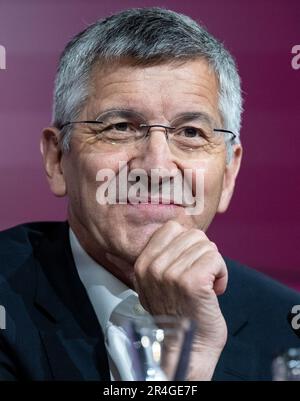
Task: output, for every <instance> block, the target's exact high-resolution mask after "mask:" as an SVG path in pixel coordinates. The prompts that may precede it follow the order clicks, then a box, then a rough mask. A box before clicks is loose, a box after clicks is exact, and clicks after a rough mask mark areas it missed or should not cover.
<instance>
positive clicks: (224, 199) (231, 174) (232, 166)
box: [217, 144, 243, 213]
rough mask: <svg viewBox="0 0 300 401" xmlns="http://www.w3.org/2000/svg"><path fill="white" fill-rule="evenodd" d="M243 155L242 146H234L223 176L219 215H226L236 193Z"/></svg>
mask: <svg viewBox="0 0 300 401" xmlns="http://www.w3.org/2000/svg"><path fill="white" fill-rule="evenodd" d="M242 153H243V148H242V146H241V145H240V144H237V145H233V154H232V158H231V161H230V163H228V164H226V167H225V172H224V176H223V187H222V193H221V198H220V202H219V206H218V209H217V212H218V213H224V212H225V211H226V210H227V208H228V206H229V203H230V200H231V197H232V195H233V191H234V186H235V180H236V177H237V175H238V172H239V169H240V165H241V160H242Z"/></svg>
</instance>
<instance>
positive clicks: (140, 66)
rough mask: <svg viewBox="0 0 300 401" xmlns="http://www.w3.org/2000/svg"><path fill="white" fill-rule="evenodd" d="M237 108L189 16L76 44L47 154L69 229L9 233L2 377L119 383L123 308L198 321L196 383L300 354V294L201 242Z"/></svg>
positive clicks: (100, 33)
mask: <svg viewBox="0 0 300 401" xmlns="http://www.w3.org/2000/svg"><path fill="white" fill-rule="evenodd" d="M241 111H242V100H241V90H240V80H239V76H238V73H237V70H236V67H235V63H234V61H233V59H232V57H231V56H230V54H229V53H228V52H227V51H226V50H225V49H224V47H223V46H222V44H221V43H220V42H218V41H217V40H216V39H214V38H213V37H212V36H211V35H210V34H208V33H207V32H206V31H205V30H204V29H203V28H202V27H200V26H199V25H197V24H196V23H195V22H194V21H193V20H191V19H190V18H188V17H186V16H183V15H180V14H177V13H174V12H171V11H168V10H164V9H159V8H149V9H147V8H145V9H131V10H127V11H124V12H121V13H119V14H116V15H113V16H111V17H109V18H106V19H104V20H101V21H98V22H96V23H95V24H93V25H91V26H89V27H88V28H87V29H86V30H85V31H84V32H82V33H80V34H78V35H77V36H76V37H75V38H74V39H73V40H72V41H71V42H70V43H69V44H68V45H67V47H66V48H65V50H64V52H63V54H62V56H61V59H60V64H59V68H58V72H57V78H56V84H55V94H54V112H53V122H52V125H51V126H50V127H48V128H45V129H44V131H43V136H42V140H41V151H42V155H43V160H44V167H45V171H46V175H47V179H48V182H49V185H50V188H51V191H52V192H53V193H54V194H55V195H56V196H67V197H68V200H69V203H68V221H67V222H65V223H55V222H53V223H30V224H25V225H22V226H18V227H15V228H12V229H10V230H7V231H4V232H2V233H1V237H0V252H1V253H0V255H1V259H0V260H1V287H0V304H1V305H3V306H4V307H5V310H6V329H5V330H1V332H0V336H1V337H0V377H1V378H2V379H6V380H24V379H27V380H109V379H110V378H114V379H118V369H119V367H118V366H115V365H118V362H117V361H116V360H114V361H113V360H112V359H113V358H110V359H108V355H107V351H106V348H105V346H104V335H106V333H107V325H108V323H111V322H112V321H113V319H112V316H113V314H114V312H115V310H116V309H117V308H118V307H119V306H120V305H126V302H127V300H128V299H134V300H135V301H134V302H135V303H136V304H137V305H139V304H138V301H139V302H140V303H141V305H142V306H143V307H144V309H145V310H146V311H147V312H148V313H150V314H151V315H171V316H177V317H188V318H191V319H193V320H194V321H195V322H196V324H197V329H196V332H195V335H194V339H193V344H192V348H191V355H190V363H189V366H188V371H187V379H188V380H211V379H216V380H234V379H236V380H237V379H243V380H251V379H260V380H263V379H270V378H271V360H272V358H273V357H274V354H275V353H276V352H278V351H281V350H285V349H287V348H289V347H296V346H298V344H299V341H298V338H297V336H296V335H295V334H294V333H293V331H292V328H291V326H290V323H289V321H288V314H289V313H290V311H291V309H292V307H293V305H295V304H299V303H300V296H299V295H298V294H297V293H294V292H292V291H291V290H289V289H287V288H285V287H283V286H281V285H280V284H277V283H275V282H273V281H272V280H270V279H268V278H266V277H264V276H263V275H261V274H259V273H257V272H255V271H253V270H250V269H248V268H246V267H244V266H241V265H239V264H237V263H236V262H234V261H230V260H227V259H225V258H223V257H222V256H221V255H220V253H219V252H218V249H217V246H216V244H214V243H213V242H212V241H210V239H209V238H208V237H207V236H206V234H205V232H206V230H207V228H208V227H209V225H210V223H211V221H212V220H213V218H214V216H215V214H216V213H223V212H225V211H226V209H227V207H228V205H229V203H230V200H231V197H232V194H233V191H234V186H235V180H236V177H237V175H238V171H239V167H240V163H241V157H242V146H241V142H240V139H239V130H240V117H241ZM124 171H125V173H124ZM136 171H138V172H140V177H139V179H140V181H138V180H136V182H135V184H133V180H132V177H131V179H130V174H131V173H132V172H136ZM103 172H105V174H103ZM107 172H111V173H112V174H111V175H110V174H107V175H106V173H107ZM186 172H191V174H190V175H189V176H188V177H189V178H188V179H186V180H185V177H186V176H185V173H186ZM198 173H199V174H198ZM104 175H106V181H105V180H104V179H103V176H104ZM121 176H122V177H125V181H126V185H128V187H127V192H125V198H124V194H123V198H122V196H121V193H123V192H124V191H123V189H122V188H121V187H122V185H123V184H124V180H123V181H122V180H119V179H118V178H119V177H121ZM145 178H146V179H147V180H145ZM178 178H184V179H183V180H181V181H180V180H178ZM102 181H103V182H102ZM101 183H102V184H101ZM155 183H156V184H155ZM178 183H183V184H187V185H186V187H185V188H186V192H189V191H188V189H190V192H189V194H190V195H192V199H193V200H194V203H197V201H199V202H200V203H198V205H197V206H199V207H198V208H196V210H194V211H193V210H192V209H193V208H191V205H193V204H192V203H189V202H187V201H186V198H185V197H183V200H182V201H180V199H179V201H178V199H177V197H176V196H177V194H178V189H179V186H181V184H180V185H179V184H178ZM136 184H139V191H136V192H134V191H131V190H132V189H134V188H135V187H134V185H136ZM152 184H153V185H152ZM101 185H102V187H101ZM103 185H106V187H105V188H106V191H102V190H101V188H102V189H103ZM114 185H115V187H114ZM168 185H169V187H168ZM199 187H200V193H199V192H198V190H199ZM153 188H156V195H157V190H158V193H159V195H158V197H156V200H157V202H151V201H149V200H150V198H151V197H152V195H153V194H152V189H153ZM164 188H169V192H168V191H165V192H164ZM170 188H171V190H170ZM99 191H100V192H99ZM101 191H102V192H101ZM130 191H131V195H130V193H129V192H130ZM142 191H143V196H141V192H142ZM159 191H161V192H159ZM107 193H109V196H107ZM166 193H167V195H170V194H171V195H170V196H169V199H164V196H165V194H166ZM162 194H164V195H162ZM112 195H113V196H112ZM175 195H176V196H175ZM185 195H186V194H185ZM114 197H115V198H116V202H113V201H112V200H113V198H114ZM166 198H167V197H166ZM200 198H201V199H200ZM151 200H152V198H151ZM166 200H167V201H168V202H166ZM201 200H202V201H201ZM137 296H138V298H137ZM132 297H134V298H132ZM140 311H142V312H143V309H141V308H140ZM129 365H130V362H129V363H128V369H130V366H129Z"/></svg>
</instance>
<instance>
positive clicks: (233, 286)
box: [213, 259, 259, 380]
mask: <svg viewBox="0 0 300 401" xmlns="http://www.w3.org/2000/svg"><path fill="white" fill-rule="evenodd" d="M225 260H226V259H225ZM226 264H227V268H228V274H229V280H228V286H227V289H226V292H225V294H223V295H222V296H220V297H219V304H220V308H221V310H222V313H223V316H224V318H225V320H226V324H227V329H228V339H227V343H226V346H225V348H224V350H223V352H222V355H221V357H220V360H219V362H218V365H217V368H216V370H215V373H214V377H213V378H214V380H253V379H254V378H255V377H256V376H255V374H256V373H257V371H259V369H258V368H257V365H258V363H259V353H258V351H257V350H256V349H255V347H254V345H252V344H249V342H247V343H246V342H244V341H243V337H244V334H245V331H247V329H248V325H249V314H248V310H249V305H244V304H243V303H242V301H241V299H240V298H241V297H239V293H240V290H239V288H238V286H239V282H237V280H236V277H235V271H234V269H233V268H232V266H231V264H230V262H228V261H227V260H226Z"/></svg>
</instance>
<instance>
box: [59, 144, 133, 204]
mask: <svg viewBox="0 0 300 401" xmlns="http://www.w3.org/2000/svg"><path fill="white" fill-rule="evenodd" d="M127 160H128V155H127V153H126V152H118V153H116V152H114V153H111V154H109V153H105V155H103V154H101V153H100V152H89V153H88V152H81V153H80V152H76V153H75V152H74V153H73V154H70V155H69V156H68V158H67V160H66V162H65V178H66V183H67V194H68V197H69V199H70V201H71V202H72V201H73V200H80V204H81V205H82V204H85V203H87V202H88V203H89V204H91V203H93V207H94V206H95V204H96V191H97V188H98V187H99V185H100V183H99V182H98V181H97V179H96V178H97V174H98V173H99V171H101V170H104V169H109V170H111V171H112V172H114V173H115V174H116V175H117V174H118V171H119V162H120V161H125V162H127ZM94 203H95V204H94Z"/></svg>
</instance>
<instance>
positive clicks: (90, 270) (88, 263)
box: [69, 228, 138, 329]
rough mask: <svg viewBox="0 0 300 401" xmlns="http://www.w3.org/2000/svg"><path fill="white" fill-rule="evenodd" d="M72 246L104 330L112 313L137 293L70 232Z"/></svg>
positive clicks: (77, 265) (79, 269)
mask: <svg viewBox="0 0 300 401" xmlns="http://www.w3.org/2000/svg"><path fill="white" fill-rule="evenodd" d="M69 237H70V244H71V249H72V253H73V257H74V261H75V265H76V268H77V271H78V274H79V277H80V279H81V281H82V283H83V285H84V287H85V289H86V291H87V294H88V296H89V298H90V301H91V303H92V305H93V307H94V310H95V313H96V315H97V318H98V320H99V323H100V325H101V327H102V328H103V329H104V328H105V327H106V325H107V323H108V320H109V318H110V315H111V313H112V311H113V310H114V309H115V308H116V307H117V306H118V305H119V304H120V303H121V302H122V301H123V300H125V299H126V298H128V297H129V296H132V295H134V296H135V297H138V296H137V293H136V292H135V291H133V290H131V289H130V288H129V287H127V286H126V285H125V284H124V283H123V282H122V281H120V280H119V279H117V278H116V277H115V276H114V275H113V274H111V273H110V272H109V271H107V270H106V269H105V268H104V267H103V266H101V265H100V264H98V263H97V262H96V261H95V260H94V259H92V258H91V257H90V256H89V255H88V254H87V253H86V251H85V250H84V249H83V247H82V246H81V244H80V243H79V241H78V239H77V237H76V235H75V233H74V232H73V230H72V229H71V228H70V230H69Z"/></svg>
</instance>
